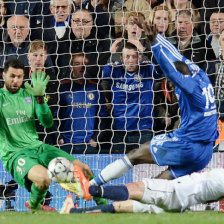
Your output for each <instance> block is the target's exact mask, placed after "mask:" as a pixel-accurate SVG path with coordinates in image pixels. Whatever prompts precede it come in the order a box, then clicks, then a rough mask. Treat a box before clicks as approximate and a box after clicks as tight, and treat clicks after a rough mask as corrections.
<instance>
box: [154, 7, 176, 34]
mask: <svg viewBox="0 0 224 224" xmlns="http://www.w3.org/2000/svg"><path fill="white" fill-rule="evenodd" d="M157 11H166V12H168V20H169V25H168V28H167V30H166V32H165V33H166V34H167V35H170V34H171V33H172V31H173V27H172V15H171V11H170V10H169V9H168V7H167V6H165V5H158V6H156V7H154V8H153V10H152V13H151V17H150V21H151V23H152V24H153V20H154V18H155V14H156V12H157Z"/></svg>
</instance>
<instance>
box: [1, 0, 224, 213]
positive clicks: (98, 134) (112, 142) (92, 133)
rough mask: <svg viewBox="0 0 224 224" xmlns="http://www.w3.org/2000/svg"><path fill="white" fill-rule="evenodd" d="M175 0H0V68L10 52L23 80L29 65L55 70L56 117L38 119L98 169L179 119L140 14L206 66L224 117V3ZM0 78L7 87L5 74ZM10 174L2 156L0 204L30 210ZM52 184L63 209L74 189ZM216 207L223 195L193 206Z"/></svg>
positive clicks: (133, 174)
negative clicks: (142, 69) (21, 68)
mask: <svg viewBox="0 0 224 224" xmlns="http://www.w3.org/2000/svg"><path fill="white" fill-rule="evenodd" d="M150 2H151V3H150ZM173 2H176V1H172V0H170V1H169V0H167V1H166V3H164V1H161V0H157V1H147V0H141V1H138V0H127V1H125V0H99V1H95V3H94V1H90V0H85V1H84V0H80V1H77V0H68V1H67V0H52V1H50V0H42V1H39V0H29V1H25V0H24V1H17V0H14V1H10V0H8V1H2V0H0V10H2V11H1V12H2V13H1V14H0V19H1V20H0V21H2V24H3V25H2V26H1V25H0V52H1V55H0V70H1V74H2V73H3V67H4V63H5V61H6V60H9V59H12V58H18V59H20V60H21V61H22V62H23V63H24V65H25V76H24V80H25V81H28V82H30V81H31V76H30V75H31V73H32V72H35V71H36V70H38V69H41V70H43V71H45V72H46V73H47V74H49V75H50V81H49V84H48V87H47V89H46V99H47V100H48V104H49V106H50V108H51V110H52V113H53V116H54V126H53V127H52V128H50V129H45V128H43V127H41V125H40V124H39V122H38V121H37V122H36V126H37V131H38V134H39V137H40V140H42V141H43V142H45V143H47V144H51V145H54V146H56V147H59V148H61V150H64V151H66V152H68V153H70V154H72V155H73V156H74V157H76V158H77V159H80V160H81V161H82V162H84V163H86V164H88V165H89V166H90V168H91V169H92V171H93V173H94V174H95V175H97V174H98V173H99V172H100V171H101V170H102V169H103V168H104V167H105V166H106V165H108V164H109V163H111V162H113V161H115V160H116V159H118V158H122V157H123V156H124V154H125V153H127V152H129V151H130V150H132V149H133V148H137V147H139V146H140V145H141V144H143V143H145V142H146V141H149V140H150V139H151V138H152V137H153V136H155V135H158V134H161V133H168V132H171V131H173V130H175V129H176V128H178V127H179V124H180V116H179V114H180V111H179V107H178V100H177V97H176V96H175V93H174V86H173V85H172V83H170V82H169V81H168V80H166V79H165V77H164V76H156V75H155V74H154V73H155V70H156V71H157V73H161V69H160V68H159V66H158V64H157V62H156V60H155V59H154V57H153V55H152V52H151V49H150V47H149V46H148V44H147V42H146V39H145V34H144V31H143V30H142V29H140V28H139V27H137V26H136V24H134V22H133V18H134V17H138V19H139V20H140V21H143V20H142V19H145V20H146V21H151V22H152V23H153V24H154V25H155V27H156V28H157V29H158V30H157V31H158V32H160V33H161V34H162V35H163V36H165V37H166V38H167V39H168V40H169V41H170V42H171V43H172V44H174V45H175V46H176V47H177V48H178V50H179V51H180V52H181V53H182V54H183V55H184V56H185V57H186V58H188V59H190V60H192V61H194V62H195V63H196V64H197V65H198V66H200V67H201V68H203V69H204V70H205V71H206V73H207V74H208V76H209V78H210V80H211V83H212V85H213V87H214V91H215V97H216V100H217V105H218V113H219V115H220V117H221V118H222V113H223V111H222V110H223V108H222V107H223V104H222V103H223V102H222V98H223V97H224V95H222V94H223V93H222V85H223V80H222V74H223V68H224V66H223V65H222V63H223V58H222V55H221V53H222V51H221V46H220V42H219V40H220V34H221V31H222V30H221V29H224V27H223V28H222V26H223V25H222V24H223V21H224V13H223V11H222V10H224V5H222V1H219V3H218V6H217V5H214V6H213V5H212V4H210V3H209V2H210V1H207V0H203V1H201V4H200V3H198V2H197V1H189V2H187V1H186V2H187V3H186V4H183V3H182V2H183V1H180V2H179V1H177V2H178V3H177V5H176V4H174V3H173ZM80 3H81V4H80ZM178 7H179V8H178ZM181 7H183V8H181ZM180 9H184V10H180ZM212 13H215V16H214V17H212V23H213V24H215V23H218V28H216V29H217V34H216V35H214V36H215V38H212V35H211V34H210V31H211V30H210V29H211V26H210V24H209V20H210V16H211V15H212ZM18 15H20V16H18ZM24 18H25V19H24ZM26 18H28V19H26ZM181 19H182V20H181ZM214 32H215V31H214ZM186 37H187V38H186ZM223 38H224V36H223ZM128 42H129V43H131V44H133V45H134V46H135V48H136V49H135V51H137V55H138V56H137V61H136V62H128V61H127V60H128V59H127V58H124V55H123V54H122V52H123V51H122V50H123V47H124V45H125V46H127V43H128ZM43 43H44V44H43ZM46 46H47V48H46ZM132 47H133V46H129V48H130V49H132ZM223 49H224V47H223ZM45 56H46V58H45ZM121 56H123V57H121ZM128 57H132V56H128ZM125 60H126V61H125ZM131 60H136V58H134V59H133V58H132V59H131ZM128 63H129V68H128V69H129V72H124V71H126V70H127V67H126V70H125V68H124V64H126V66H127V65H128ZM42 64H43V65H42ZM152 64H153V65H155V67H153V66H152ZM139 65H141V66H145V67H147V66H148V67H150V66H151V70H150V69H149V70H147V72H143V73H141V72H136V70H135V68H136V67H138V66H139ZM222 66H223V67H222ZM117 68H119V69H117ZM132 69H133V70H132ZM122 72H123V73H122ZM119 75H120V76H119ZM217 77H219V78H217ZM0 86H1V87H3V86H4V80H3V77H2V75H1V76H0ZM146 86H147V87H146ZM143 87H144V88H143ZM223 125H224V123H223V121H222V119H220V120H219V125H218V130H219V132H220V137H219V139H218V141H217V142H216V144H219V143H220V144H219V145H218V146H217V150H220V151H222V150H224V146H222V142H223V141H224V131H223V130H224V129H223V128H222V127H223ZM0 128H1V127H0ZM223 157H224V154H222V153H221V152H216V153H214V155H213V158H212V160H211V162H210V163H209V164H208V166H207V167H206V168H205V170H207V169H211V168H218V167H223V165H224V158H223ZM166 168H167V167H159V166H156V165H145V164H144V165H137V166H135V167H134V168H133V169H132V170H130V171H129V172H128V173H126V174H125V175H124V176H122V177H121V178H119V179H117V180H113V181H111V182H110V183H109V184H126V183H129V182H133V181H134V182H135V181H140V180H141V179H142V178H145V177H150V178H152V177H156V176H157V175H158V174H159V173H160V172H162V171H163V170H165V169H166ZM11 180H13V178H12V176H11V175H10V174H9V173H8V172H6V171H5V169H4V168H3V165H2V163H1V162H0V183H2V184H1V185H0V211H5V210H15V211H26V210H27V209H26V208H25V202H26V201H27V200H28V199H29V192H28V191H27V190H25V189H23V188H22V187H20V186H17V184H16V183H14V182H10V181H11ZM17 188H18V189H17ZM49 192H50V194H49V197H50V199H49V200H48V201H49V203H50V205H51V206H53V207H55V208H56V209H60V208H61V206H62V203H63V201H64V199H65V198H66V196H67V195H68V192H65V191H64V190H63V189H61V188H60V186H59V185H58V184H56V183H52V184H51V186H50V188H49ZM93 205H95V202H94V201H88V202H85V201H84V200H79V206H80V207H85V206H87V207H89V206H93ZM220 206H221V207H223V204H222V203H221V202H220V203H219V202H216V203H212V204H209V205H198V206H193V207H192V208H191V209H193V210H205V209H214V210H219V208H220Z"/></svg>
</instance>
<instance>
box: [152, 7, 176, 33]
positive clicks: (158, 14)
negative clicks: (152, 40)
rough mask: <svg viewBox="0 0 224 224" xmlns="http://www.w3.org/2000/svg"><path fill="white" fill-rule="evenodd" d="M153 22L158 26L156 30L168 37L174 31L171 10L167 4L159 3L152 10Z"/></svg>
mask: <svg viewBox="0 0 224 224" xmlns="http://www.w3.org/2000/svg"><path fill="white" fill-rule="evenodd" d="M151 15H152V18H151V22H152V24H153V25H154V26H155V27H156V31H157V32H158V33H160V34H161V35H163V36H165V37H167V36H169V35H170V34H171V32H172V26H171V21H172V20H171V12H170V11H169V9H168V8H167V7H166V6H165V5H159V6H156V7H154V8H153V10H152V14H151Z"/></svg>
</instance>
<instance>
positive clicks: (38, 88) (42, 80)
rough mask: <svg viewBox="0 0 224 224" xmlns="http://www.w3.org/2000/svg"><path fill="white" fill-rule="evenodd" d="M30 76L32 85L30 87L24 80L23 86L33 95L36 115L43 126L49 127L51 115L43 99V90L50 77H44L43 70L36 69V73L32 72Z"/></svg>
mask: <svg viewBox="0 0 224 224" xmlns="http://www.w3.org/2000/svg"><path fill="white" fill-rule="evenodd" d="M31 78H32V84H33V86H32V87H31V86H30V84H29V83H27V82H26V83H25V87H26V89H27V91H28V92H29V93H30V94H32V95H33V96H34V97H35V113H36V116H37V118H38V120H39V121H40V123H41V124H42V125H43V126H44V127H45V128H50V127H52V126H53V123H54V122H53V116H52V113H51V110H50V108H49V107H48V105H47V103H46V102H45V100H44V94H45V90H46V87H47V83H48V81H49V79H50V77H49V76H47V77H46V74H45V72H42V71H38V72H37V74H35V73H32V75H31Z"/></svg>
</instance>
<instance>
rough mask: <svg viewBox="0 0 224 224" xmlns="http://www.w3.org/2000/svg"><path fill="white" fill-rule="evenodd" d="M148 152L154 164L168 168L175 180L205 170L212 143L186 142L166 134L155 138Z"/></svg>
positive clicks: (171, 134) (210, 156)
mask: <svg viewBox="0 0 224 224" xmlns="http://www.w3.org/2000/svg"><path fill="white" fill-rule="evenodd" d="M149 151H150V153H151V155H152V158H153V160H154V162H155V164H157V165H159V166H168V167H169V170H170V173H171V175H172V177H173V178H177V177H180V176H184V175H187V174H191V173H193V172H197V171H200V170H202V169H203V168H205V167H206V165H207V164H208V163H209V161H210V160H211V158H212V153H213V142H188V141H183V140H180V139H178V138H177V137H175V136H174V135H173V133H168V134H162V135H157V136H155V137H154V138H153V139H152V140H151V142H150V144H149Z"/></svg>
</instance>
